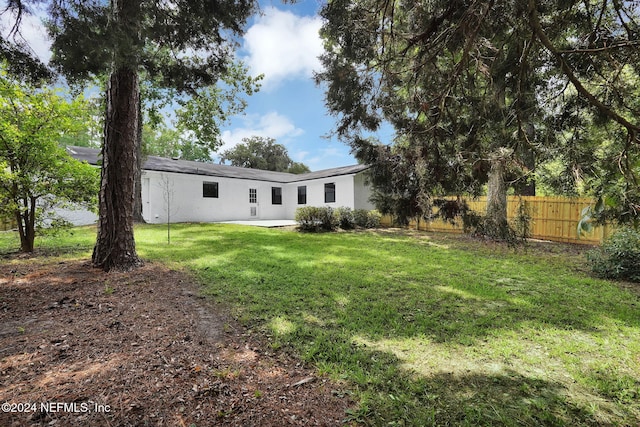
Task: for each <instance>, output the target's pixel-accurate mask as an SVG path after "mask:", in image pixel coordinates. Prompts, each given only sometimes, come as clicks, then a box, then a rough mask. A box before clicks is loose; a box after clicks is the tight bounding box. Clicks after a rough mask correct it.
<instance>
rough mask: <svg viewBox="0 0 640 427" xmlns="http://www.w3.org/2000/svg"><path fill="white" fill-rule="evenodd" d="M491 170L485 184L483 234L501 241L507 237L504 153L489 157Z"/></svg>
mask: <svg viewBox="0 0 640 427" xmlns="http://www.w3.org/2000/svg"><path fill="white" fill-rule="evenodd" d="M489 161H490V162H491V169H490V170H489V181H488V182H487V212H486V219H485V233H486V234H487V236H488V237H491V238H494V239H498V240H503V239H507V238H508V237H509V223H508V222H507V185H506V183H505V181H504V175H505V163H506V161H507V159H506V154H505V153H501V152H498V153H494V154H492V156H491V157H490V159H489Z"/></svg>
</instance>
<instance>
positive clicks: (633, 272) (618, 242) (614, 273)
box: [587, 228, 640, 283]
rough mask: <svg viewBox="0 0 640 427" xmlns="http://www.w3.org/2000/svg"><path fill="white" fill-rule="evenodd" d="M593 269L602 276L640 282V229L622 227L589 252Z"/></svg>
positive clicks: (588, 256) (588, 255) (588, 257)
mask: <svg viewBox="0 0 640 427" xmlns="http://www.w3.org/2000/svg"><path fill="white" fill-rule="evenodd" d="M587 259H588V260H589V262H590V263H591V269H592V271H593V272H594V273H595V274H597V275H598V276H600V277H604V278H607V279H615V280H629V281H632V282H639V283H640V231H638V230H634V229H632V228H622V229H620V230H618V231H616V232H615V233H614V234H613V235H611V236H610V237H609V238H608V239H606V240H605V241H604V243H603V244H602V246H601V247H600V248H598V249H594V250H592V251H589V252H588V253H587Z"/></svg>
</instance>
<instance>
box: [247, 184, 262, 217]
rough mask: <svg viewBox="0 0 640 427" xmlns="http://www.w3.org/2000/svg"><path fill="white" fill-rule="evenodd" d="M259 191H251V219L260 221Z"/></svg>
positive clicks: (253, 189) (255, 189)
mask: <svg viewBox="0 0 640 427" xmlns="http://www.w3.org/2000/svg"><path fill="white" fill-rule="evenodd" d="M259 206H260V205H259V203H258V189H257V188H250V189H249V219H258V218H259V217H260V215H259V213H260V212H259V209H258V208H259Z"/></svg>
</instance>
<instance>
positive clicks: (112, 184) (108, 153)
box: [92, 66, 141, 271]
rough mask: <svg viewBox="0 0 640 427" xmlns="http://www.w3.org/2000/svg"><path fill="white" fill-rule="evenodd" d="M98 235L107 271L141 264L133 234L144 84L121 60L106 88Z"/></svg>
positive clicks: (100, 260) (97, 252)
mask: <svg viewBox="0 0 640 427" xmlns="http://www.w3.org/2000/svg"><path fill="white" fill-rule="evenodd" d="M106 95H107V103H106V117H105V126H104V133H105V135H104V145H103V147H102V173H101V182H100V195H99V210H100V214H99V219H98V237H97V240H96V246H95V247H94V249H93V257H92V262H93V265H94V266H95V267H98V268H102V269H104V270H105V271H109V270H112V269H117V270H130V269H132V268H135V267H137V266H139V265H140V264H141V261H140V259H139V258H138V255H137V254H136V246H135V240H134V235H133V205H134V199H135V197H134V190H135V179H136V165H137V150H136V141H137V136H138V123H139V121H138V114H139V102H140V88H139V86H138V75H137V72H136V71H135V69H133V68H130V67H127V66H121V67H119V68H118V69H116V70H115V71H114V72H113V73H112V74H111V77H110V79H109V84H108V88H107V94H106Z"/></svg>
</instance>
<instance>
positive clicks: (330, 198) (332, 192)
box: [324, 182, 336, 203]
mask: <svg viewBox="0 0 640 427" xmlns="http://www.w3.org/2000/svg"><path fill="white" fill-rule="evenodd" d="M335 201H336V184H335V183H333V182H330V183H327V184H325V185H324V202H325V203H334V202H335Z"/></svg>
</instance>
